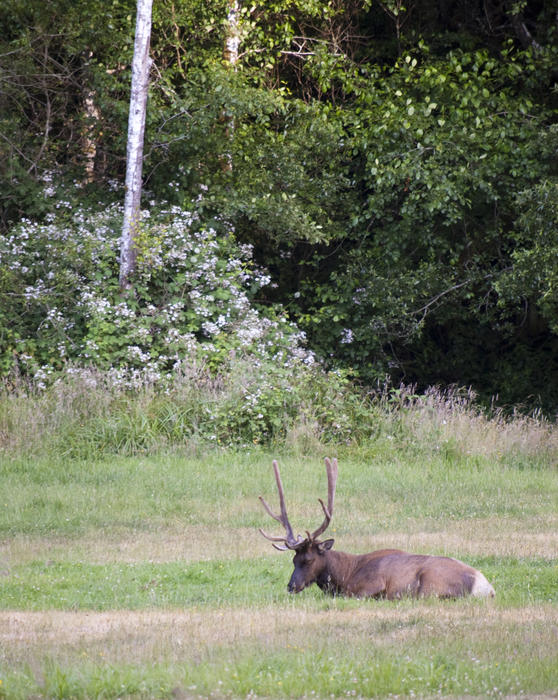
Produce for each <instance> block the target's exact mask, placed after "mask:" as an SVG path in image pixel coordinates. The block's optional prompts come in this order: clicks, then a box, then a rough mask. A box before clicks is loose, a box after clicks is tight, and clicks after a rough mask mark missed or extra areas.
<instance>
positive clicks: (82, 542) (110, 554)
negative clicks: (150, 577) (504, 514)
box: [0, 515, 558, 575]
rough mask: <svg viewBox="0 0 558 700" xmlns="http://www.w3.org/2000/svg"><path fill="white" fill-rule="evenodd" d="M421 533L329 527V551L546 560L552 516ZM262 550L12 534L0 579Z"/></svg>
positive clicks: (200, 529)
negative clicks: (28, 571) (55, 567)
mask: <svg viewBox="0 0 558 700" xmlns="http://www.w3.org/2000/svg"><path fill="white" fill-rule="evenodd" d="M438 526H439V525H438ZM433 527H436V525H435V524H434V525H433ZM414 528H416V529H414ZM423 528H424V523H422V522H420V521H417V523H416V524H415V525H414V524H413V523H410V527H409V529H410V530H411V532H394V533H390V534H386V533H381V534H375V535H366V534H361V535H351V534H350V533H346V534H342V535H337V533H336V529H335V528H332V530H331V535H332V537H335V538H337V542H336V547H337V549H341V550H345V551H350V552H354V553H362V552H367V551H373V550H374V549H382V548H384V547H397V548H400V549H404V550H408V551H416V552H422V553H437V554H446V555H448V556H466V555H472V556H502V557H507V556H512V557H527V558H530V557H538V558H543V559H553V558H555V557H556V553H557V552H558V516H550V515H549V516H548V518H544V519H541V518H529V519H522V520H515V519H510V518H486V519H480V518H475V519H470V520H461V521H457V522H446V523H444V529H443V530H425V529H423ZM413 529H414V531H413ZM270 553H273V552H272V550H271V549H270V547H269V544H268V542H267V541H266V540H264V539H263V538H262V537H261V535H260V534H259V533H258V531H257V530H256V529H255V528H232V529H231V528H229V527H222V528H220V527H212V528H208V527H205V526H199V525H187V526H180V527H178V526H177V527H169V528H157V529H156V530H154V531H139V532H138V531H135V530H112V531H110V532H108V533H106V535H105V536H104V537H103V538H99V535H98V533H96V532H93V533H91V534H90V535H85V536H81V537H75V538H74V537H72V538H68V537H61V536H50V537H45V536H41V535H16V536H14V537H11V538H9V539H5V540H3V541H1V542H0V575H1V573H2V570H3V568H9V567H10V566H12V565H14V564H25V563H28V562H32V561H36V560H39V561H41V560H43V561H46V560H55V561H88V562H90V563H92V564H106V563H119V562H120V563H124V564H127V563H134V562H145V561H146V562H153V563H164V562H176V561H183V562H185V563H189V562H196V561H211V560H230V559H251V558H253V557H255V556H256V557H258V556H266V555H269V554H270Z"/></svg>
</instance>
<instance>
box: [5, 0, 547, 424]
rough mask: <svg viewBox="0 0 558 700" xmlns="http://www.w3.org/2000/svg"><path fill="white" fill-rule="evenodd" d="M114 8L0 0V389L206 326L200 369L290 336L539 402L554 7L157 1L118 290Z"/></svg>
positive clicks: (150, 351) (147, 349) (186, 341)
mask: <svg viewBox="0 0 558 700" xmlns="http://www.w3.org/2000/svg"><path fill="white" fill-rule="evenodd" d="M231 9H234V10H236V11H237V12H235V13H234V14H235V21H234V23H232V22H231ZM134 21H135V2H134V1H133V0H103V1H102V2H100V1H99V0H25V1H23V0H5V1H4V2H3V3H2V6H1V8H0V233H1V243H0V246H1V248H0V254H1V256H2V265H1V268H0V371H1V372H2V374H3V376H4V377H6V378H7V379H8V381H12V382H13V380H14V377H15V376H16V375H17V376H19V377H22V376H23V377H25V376H27V377H30V378H32V377H35V378H37V377H39V378H41V377H42V378H44V377H45V376H46V375H54V374H55V373H56V372H57V371H59V370H61V369H63V368H64V367H67V366H69V365H71V364H81V365H83V364H84V363H92V364H94V365H95V366H98V367H100V368H103V367H106V368H108V367H110V368H114V367H117V366H118V367H120V366H124V365H126V366H133V365H134V363H135V365H136V366H138V367H139V366H142V367H145V366H147V365H149V364H150V363H154V364H152V369H153V371H154V372H155V371H167V370H168V371H171V370H172V368H173V367H175V366H176V362H177V360H178V359H179V358H180V357H183V356H184V354H185V353H195V352H198V351H199V345H200V344H203V343H205V345H206V346H210V347H211V353H210V356H209V355H207V356H206V360H207V361H208V362H209V363H210V364H211V363H213V365H215V366H218V365H219V363H221V364H222V363H223V362H226V361H227V359H226V358H229V357H230V356H231V353H232V352H233V351H234V352H238V351H239V349H242V348H245V347H246V343H247V342H248V340H247V336H248V335H250V334H252V336H251V337H252V339H254V338H256V337H258V338H259V340H264V341H265V343H267V346H268V347H271V346H273V347H275V348H276V347H277V346H280V345H281V343H283V344H284V340H283V339H282V338H283V336H281V337H279V332H280V331H281V333H284V332H285V330H284V329H288V333H287V335H288V337H289V339H290V340H289V343H290V344H291V345H290V346H289V347H291V348H292V347H294V345H293V343H294V344H296V345H297V347H298V345H300V344H301V343H302V341H301V334H300V332H299V331H303V332H304V334H305V338H306V341H305V348H306V350H305V352H307V354H306V355H304V353H303V352H302V351H300V353H299V357H300V358H301V361H302V362H308V358H309V357H310V355H312V356H313V357H316V358H319V359H320V360H321V361H322V362H324V363H325V365H326V366H328V367H330V368H336V369H338V370H340V371H342V372H343V373H344V375H343V376H346V377H349V378H350V379H356V380H358V381H359V382H361V383H363V384H364V385H372V384H374V383H376V382H377V381H378V380H383V379H384V378H385V377H386V376H387V377H390V378H391V381H392V382H393V383H394V384H398V383H399V382H405V383H407V384H416V385H417V386H418V387H419V388H425V387H427V386H429V385H434V384H439V385H448V384H458V385H471V386H473V387H474V388H475V389H476V391H477V392H478V393H479V394H480V395H481V396H483V397H485V398H487V399H489V398H490V397H491V396H497V397H498V400H499V401H500V402H502V403H504V404H508V405H509V404H521V405H523V406H527V407H532V406H542V407H544V408H545V409H547V410H549V411H550V412H555V410H556V408H557V403H558V402H557V388H558V179H557V177H558V161H557V158H556V153H557V147H558V127H557V108H558V92H557V87H556V85H557V80H558V7H557V5H556V2H551V1H549V0H538V1H537V0H533V1H530V2H526V1H521V0H520V1H518V2H514V1H513V0H486V1H484V2H480V1H469V0H467V1H460V2H456V1H453V0H437V2H427V1H426V0H409V2H407V3H405V4H403V3H402V2H401V1H400V0H385V1H384V2H378V1H376V0H349V1H348V2H341V1H340V0H330V1H329V2H326V1H324V0H267V1H264V2H259V3H257V4H256V3H253V4H252V3H244V2H242V3H241V4H240V5H239V6H236V4H235V3H234V2H233V0H230V1H228V0H172V1H170V0H169V1H166V2H158V1H157V0H155V3H154V9H153V31H152V38H151V56H152V59H153V64H152V68H151V84H150V93H149V103H148V114H147V126H146V141H145V150H144V153H145V156H144V208H145V218H144V224H145V225H144V229H143V234H142V235H143V238H142V239H141V245H142V254H141V255H140V256H139V267H138V271H137V279H136V281H135V289H134V295H133V297H130V298H127V299H124V300H123V299H122V298H121V297H120V296H119V295H120V290H119V289H118V284H117V282H118V270H117V267H118V261H117V240H118V235H119V227H120V222H121V209H120V204H121V202H122V200H123V180H124V173H125V167H126V134H127V118H128V104H129V91H130V66H131V59H132V51H133V41H134ZM231 33H234V35H235V39H237V40H238V47H239V48H238V57H237V58H235V61H234V62H232V61H231V60H230V56H227V55H226V52H225V47H226V46H228V44H227V38H230V36H231ZM239 299H240V302H239V301H238V300H239ZM108 310H110V313H109V311H108ZM262 327H265V329H266V331H265V332H266V333H267V335H265V337H264V335H262V330H261V328H262ZM258 329H259V330H258ZM258 333H259V335H258ZM196 344H197V345H196ZM171 347H172V348H173V350H172V352H171V351H170V350H169V348H171ZM309 351H311V352H309ZM161 358H162V359H161ZM208 358H209V359H208Z"/></svg>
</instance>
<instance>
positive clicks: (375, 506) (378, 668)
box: [0, 445, 558, 698]
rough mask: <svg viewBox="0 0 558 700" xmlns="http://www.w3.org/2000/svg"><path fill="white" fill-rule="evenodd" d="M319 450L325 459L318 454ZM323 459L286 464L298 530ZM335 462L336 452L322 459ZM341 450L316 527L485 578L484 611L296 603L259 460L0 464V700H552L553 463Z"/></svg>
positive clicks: (360, 548)
mask: <svg viewBox="0 0 558 700" xmlns="http://www.w3.org/2000/svg"><path fill="white" fill-rule="evenodd" d="M322 456H323V455H322ZM322 456H320V457H319V458H318V456H317V457H316V458H312V459H309V458H303V457H296V456H292V455H291V456H284V457H280V463H281V470H282V475H283V480H284V483H285V488H286V492H287V499H288V504H289V516H290V519H291V522H292V524H293V527H294V528H295V531H303V530H304V529H305V528H314V527H316V526H317V524H319V523H320V522H321V520H322V513H321V509H320V506H319V504H318V503H317V498H318V497H319V496H321V497H324V496H325V491H326V477H325V470H324V466H323V460H322ZM332 456H333V454H332ZM339 457H340V462H339V465H340V473H339V482H338V489H337V500H336V511H335V514H334V518H333V521H332V524H331V526H330V529H329V531H328V534H330V535H331V536H333V537H335V539H336V547H337V548H338V549H342V550H346V551H351V552H364V551H371V550H372V549H378V548H382V547H385V546H396V547H401V548H404V549H409V550H412V551H416V552H423V553H436V554H449V555H451V556H456V557H458V558H460V559H463V560H465V561H466V562H468V563H471V564H472V565H473V566H476V567H477V568H480V569H481V570H482V571H483V573H484V574H485V575H486V576H487V578H488V579H489V580H490V581H491V583H492V584H493V585H494V587H495V589H496V598H495V599H493V600H489V601H478V600H471V599H463V600H456V601H438V600H421V601H413V600H403V601H398V602H388V601H358V600H350V599H342V598H337V599H333V598H328V597H325V596H324V595H323V594H322V593H321V592H320V591H319V589H317V587H315V586H314V587H312V588H311V589H308V590H306V591H304V592H303V593H301V594H299V595H297V596H289V595H288V593H287V591H286V584H287V581H288V578H289V576H290V572H291V569H292V565H291V557H290V556H289V555H288V554H285V553H279V552H275V551H274V550H273V549H272V548H271V545H270V543H269V542H267V541H266V540H264V539H263V538H262V537H261V536H260V534H259V533H258V527H264V529H267V530H270V531H273V530H274V527H273V526H274V525H275V523H272V521H271V520H270V519H269V517H268V516H267V515H266V514H265V512H264V511H263V509H262V508H261V505H260V503H259V501H258V495H259V494H263V495H264V496H265V497H266V498H267V499H268V500H269V502H270V503H272V504H276V500H277V499H276V493H275V485H274V481H273V475H272V471H271V459H272V456H270V455H268V454H264V453H261V452H253V453H248V452H240V453H234V452H223V453H219V452H215V453H210V454H208V455H206V456H200V457H198V458H192V457H181V456H179V455H170V456H163V455H159V456H152V457H141V458H138V457H128V458H123V457H115V458H113V459H109V458H106V459H105V458H103V459H102V460H98V461H96V460H87V461H76V460H68V459H65V460H61V461H60V460H56V459H54V458H47V457H44V458H39V459H36V460H23V459H7V458H6V459H4V460H3V461H2V462H1V463H0V697H5V698H152V697H153V698H159V697H174V698H195V697H215V698H221V697H235V698H236V697H239V698H240V697H265V698H285V697H288V698H291V697H295V698H298V697H319V698H330V697H334V698H340V697H353V696H356V697H359V696H360V697H387V696H399V697H413V696H414V697H429V696H445V697H464V696H467V697H472V696H478V697H487V696H511V697H516V696H523V697H525V696H526V697H534V696H538V697H545V696H547V697H555V696H556V695H557V692H558V471H557V470H556V468H555V467H553V466H552V465H550V466H545V467H541V466H540V465H539V463H538V462H537V461H536V460H535V459H532V460H531V461H530V460H529V459H528V458H525V459H521V460H515V461H514V460H510V459H509V455H507V456H505V457H502V458H498V456H495V455H493V454H489V455H486V456H484V455H482V454H478V453H477V454H471V455H466V454H461V455H456V454H450V453H447V452H446V453H440V454H436V453H434V452H432V451H431V452H430V453H426V452H421V451H420V450H416V449H407V450H396V449H392V448H390V447H389V445H387V446H383V447H382V448H381V449H380V448H378V449H377V450H376V451H374V450H372V449H371V450H369V451H368V452H363V451H361V452H359V453H357V452H356V451H355V452H350V451H347V452H346V454H345V456H344V455H343V454H341V455H339Z"/></svg>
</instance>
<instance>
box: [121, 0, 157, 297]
mask: <svg viewBox="0 0 558 700" xmlns="http://www.w3.org/2000/svg"><path fill="white" fill-rule="evenodd" d="M152 5H153V0H137V14H136V36H135V41H134V58H133V61H132V89H131V94H130V113H129V116H128V142H127V147H126V195H125V199H124V222H123V224H122V238H121V244H120V288H121V289H128V288H129V287H130V277H131V275H132V273H133V271H134V269H135V265H136V257H137V248H136V245H135V240H136V235H137V232H138V228H139V223H140V215H141V209H140V201H141V184H142V181H141V178H142V166H143V137H144V132H145V113H146V106H147V89H148V86H149V69H150V67H151V59H150V58H149V41H150V38H151V8H152Z"/></svg>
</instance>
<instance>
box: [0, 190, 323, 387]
mask: <svg viewBox="0 0 558 700" xmlns="http://www.w3.org/2000/svg"><path fill="white" fill-rule="evenodd" d="M58 204H59V205H60V209H59V211H58V212H57V213H54V214H51V215H50V221H49V222H47V223H43V224H39V223H34V222H32V221H29V220H23V221H22V222H21V223H20V224H19V225H18V226H17V227H15V228H14V229H13V230H12V231H11V233H10V235H9V236H6V237H5V238H3V239H2V241H1V243H0V245H1V254H2V259H3V262H4V264H3V268H2V269H3V272H2V276H1V278H0V299H1V301H0V319H1V320H3V321H4V324H3V325H4V329H3V333H2V337H1V338H0V371H1V372H2V373H3V374H4V376H8V375H12V376H13V375H14V374H17V375H21V376H24V377H28V378H30V379H32V380H33V381H34V383H35V386H36V387H37V388H44V387H45V386H46V384H48V383H49V382H50V381H52V379H53V378H54V377H55V376H56V373H57V372H58V371H60V370H62V369H66V371H67V372H73V373H76V372H77V373H78V374H79V373H80V372H81V371H82V369H83V368H84V367H87V368H96V369H100V370H104V371H106V372H107V373H108V376H110V378H111V381H112V382H113V383H114V384H115V385H119V386H122V387H127V388H132V387H136V388H139V387H143V386H144V385H145V384H146V383H150V384H164V383H165V382H168V381H170V380H171V378H172V375H173V373H174V372H177V371H179V370H180V368H181V366H182V364H184V363H186V365H187V366H189V365H190V364H191V363H192V362H193V360H194V359H195V360H197V361H201V362H203V363H205V364H207V365H208V366H209V367H210V368H212V369H213V370H214V371H218V370H219V368H220V366H221V365H222V364H223V363H224V362H226V360H227V357H228V356H229V355H230V353H232V352H234V353H239V354H247V355H253V356H254V357H258V358H260V359H261V360H262V361H263V360H273V361H277V362H286V361H287V359H288V358H291V359H293V358H298V359H300V360H301V361H303V362H307V363H312V362H313V356H312V354H311V353H309V352H307V351H306V350H304V349H303V346H302V341H303V336H302V334H301V333H300V332H298V331H297V329H296V328H295V327H294V326H293V325H292V324H290V323H289V322H288V320H287V318H286V317H285V315H284V314H281V313H275V312H274V311H273V309H268V310H267V311H265V312H263V311H262V310H261V309H258V308H257V307H256V306H255V305H254V303H253V301H252V300H253V297H254V295H255V294H256V292H257V291H258V290H259V289H260V288H261V287H262V286H265V285H267V284H269V282H270V278H269V276H268V275H267V274H266V273H265V272H264V271H262V270H259V269H257V268H256V267H255V266H254V264H253V263H252V260H251V255H252V248H251V246H249V245H239V244H237V243H236V241H235V239H234V237H233V234H232V232H231V231H230V229H227V227H226V226H225V225H224V224H223V222H217V226H218V228H217V226H210V225H204V223H203V222H202V221H201V219H200V217H199V215H198V214H197V213H196V211H193V212H187V211H184V210H182V209H180V208H178V207H170V208H166V209H165V208H159V209H155V208H153V209H152V210H151V212H144V213H143V222H142V230H141V234H140V237H139V240H138V245H139V247H140V253H139V255H138V267H137V272H136V278H135V284H134V293H133V295H131V296H127V297H124V296H123V295H122V294H121V292H120V290H119V287H118V266H117V260H118V245H119V232H120V227H121V220H122V210H121V207H120V206H119V205H113V206H111V207H109V208H107V209H105V210H103V211H92V210H86V209H82V208H77V209H72V208H71V205H70V204H69V203H66V204H67V207H66V206H64V204H65V203H64V202H58ZM8 319H9V320H10V321H11V323H10V324H8V323H7V321H8ZM14 321H15V322H14Z"/></svg>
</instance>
